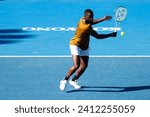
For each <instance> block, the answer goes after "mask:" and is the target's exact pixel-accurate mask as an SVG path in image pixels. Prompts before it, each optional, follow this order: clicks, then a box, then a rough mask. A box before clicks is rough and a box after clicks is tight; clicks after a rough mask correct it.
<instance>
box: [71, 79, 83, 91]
mask: <svg viewBox="0 0 150 117" xmlns="http://www.w3.org/2000/svg"><path fill="white" fill-rule="evenodd" d="M69 84H70V85H71V86H73V87H74V88H75V89H80V88H81V86H80V85H79V84H78V83H77V80H76V81H72V80H70V81H69Z"/></svg>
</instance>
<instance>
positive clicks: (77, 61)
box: [59, 55, 80, 91]
mask: <svg viewBox="0 0 150 117" xmlns="http://www.w3.org/2000/svg"><path fill="white" fill-rule="evenodd" d="M72 59H73V66H72V67H71V68H70V69H69V70H68V72H67V75H66V77H65V79H64V80H61V81H60V86H59V88H60V90H62V91H63V90H65V88H66V85H67V82H68V79H69V78H70V76H71V75H72V74H73V73H74V72H75V71H76V70H77V69H78V67H79V64H80V57H79V55H72Z"/></svg>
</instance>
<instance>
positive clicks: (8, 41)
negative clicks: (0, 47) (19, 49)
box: [0, 40, 21, 44]
mask: <svg viewBox="0 0 150 117" xmlns="http://www.w3.org/2000/svg"><path fill="white" fill-rule="evenodd" d="M19 42H21V41H18V40H17V41H16V40H15V41H14V40H6V41H5V40H0V44H14V43H19Z"/></svg>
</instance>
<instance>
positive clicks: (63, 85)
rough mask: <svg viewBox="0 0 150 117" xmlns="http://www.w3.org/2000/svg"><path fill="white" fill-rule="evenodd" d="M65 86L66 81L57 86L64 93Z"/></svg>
mask: <svg viewBox="0 0 150 117" xmlns="http://www.w3.org/2000/svg"><path fill="white" fill-rule="evenodd" d="M66 84H67V80H61V81H60V86H59V88H60V90H62V91H64V90H65V88H66Z"/></svg>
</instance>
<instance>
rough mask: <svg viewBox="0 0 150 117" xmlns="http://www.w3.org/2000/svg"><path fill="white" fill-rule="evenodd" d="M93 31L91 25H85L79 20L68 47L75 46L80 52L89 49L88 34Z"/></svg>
mask: <svg viewBox="0 0 150 117" xmlns="http://www.w3.org/2000/svg"><path fill="white" fill-rule="evenodd" d="M92 30H93V28H92V26H91V24H86V23H85V22H84V21H83V19H82V18H81V19H80V21H79V23H78V26H77V29H76V32H75V35H74V37H73V38H72V39H71V41H70V45H76V46H78V47H79V48H81V49H82V50H86V49H88V48H89V41H90V33H91V31H92Z"/></svg>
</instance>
